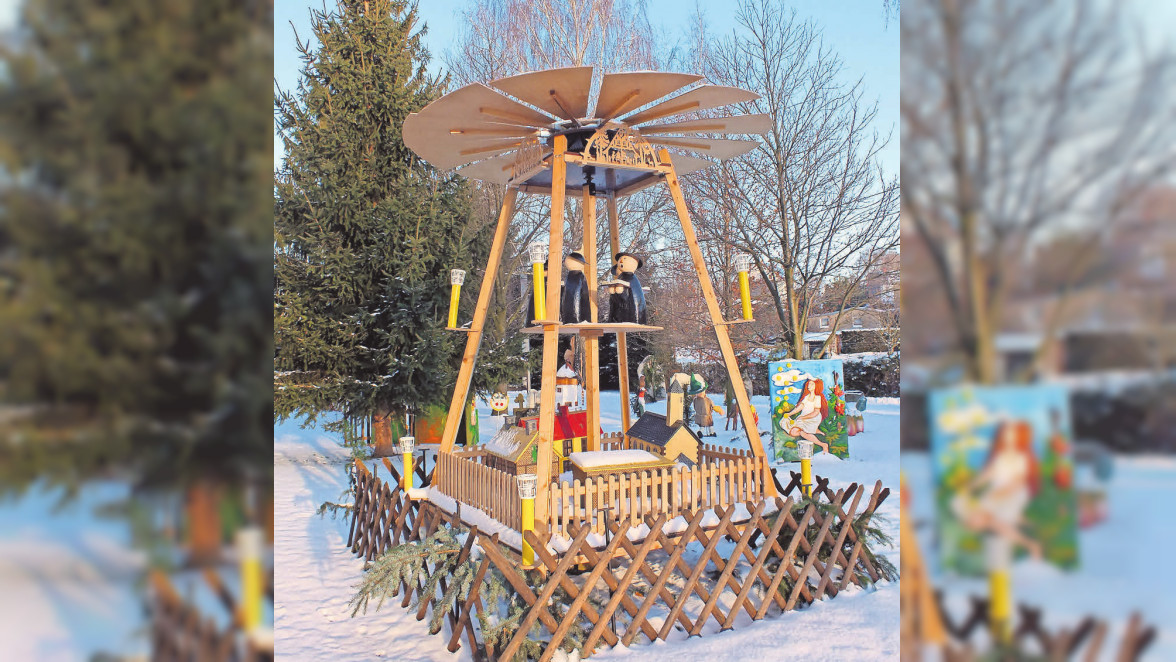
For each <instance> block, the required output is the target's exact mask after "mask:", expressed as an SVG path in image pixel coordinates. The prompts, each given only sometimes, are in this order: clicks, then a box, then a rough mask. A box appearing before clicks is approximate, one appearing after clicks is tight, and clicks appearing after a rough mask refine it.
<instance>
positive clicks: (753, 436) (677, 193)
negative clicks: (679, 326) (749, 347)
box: [658, 149, 777, 497]
mask: <svg viewBox="0 0 1176 662" xmlns="http://www.w3.org/2000/svg"><path fill="white" fill-rule="evenodd" d="M658 158H659V159H660V161H661V162H662V163H664V164H667V165H669V166H670V171H669V172H668V173H666V185H667V186H669V188H670V196H671V197H673V199H674V207H675V208H676V209H677V210H678V220H679V221H680V222H681V223H682V232H683V234H685V235H686V245H687V246H688V247H689V248H690V257H691V258H693V260H694V270H695V271H697V272H698V284H699V286H701V287H702V296H703V298H705V299H706V307H707V309H708V310H709V311H710V317H711V322H712V323H713V324H714V327H715V338H716V339H717V340H718V341H719V349H720V350H721V351H722V353H723V364H724V365H726V367H727V377H728V378H729V379H730V380H731V388H732V390H733V391H735V402H736V403H737V404H738V405H739V415H740V416H741V417H742V418H743V421H744V425H743V429H744V431H745V432H747V443H748V445H749V446H751V452H752V453H754V454H755V456H756V457H765V454H764V446H763V443H762V442H760V436H759V430H757V429H756V425H755V416H754V415H753V414H752V413H751V402H750V401H749V400H748V399H747V390H746V389H744V388H743V377H742V376H741V375H740V374H739V364H738V362H737V361H736V360H735V351H734V350H733V349H731V336H730V334H728V332H727V325H725V324H722V323H721V322H723V321H724V320H723V313H722V310H721V309H720V308H719V301H718V299H717V298H716V297H715V288H714V285H713V284H712V283H711V279H710V274H708V273H707V270H706V262H705V261H703V258H702V250H700V249H699V247H698V235H696V234H695V233H694V225H693V224H692V223H691V222H690V211H689V210H688V209H687V208H686V198H685V196H683V195H682V185H681V184H680V183H679V182H678V173H677V172H676V171H675V170H674V167H673V163H671V161H670V152H669V150H665V149H662V150H659V151H658ZM768 413H770V412H765V414H768ZM748 423H750V425H748ZM764 493H765V494H764V495H765V496H770V497H774V496H777V495H776V486H775V485H774V484H772V483H766V484H765V485H764Z"/></svg>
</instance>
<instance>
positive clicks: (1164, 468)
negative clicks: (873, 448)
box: [902, 453, 1176, 662]
mask: <svg viewBox="0 0 1176 662" xmlns="http://www.w3.org/2000/svg"><path fill="white" fill-rule="evenodd" d="M902 469H903V472H904V473H905V474H906V478H907V484H908V486H909V488H910V489H911V493H912V496H913V498H912V510H913V511H914V512H913V516H914V518H915V525H916V530H917V531H918V537H919V543H920V546H921V547H922V549H923V556H924V558H925V559H927V562H928V564H929V569H930V571H931V574H932V576H933V577H936V578H937V582H938V584H939V585H940V586H941V587H943V588H944V589H945V592H946V594H947V595H948V596H949V598H950V599H951V601H950V603H949V604H952V605H954V606H955V608H956V609H963V608H966V606H967V605H966V598H965V597H964V596H966V595H968V594H975V595H984V594H986V593H987V590H988V589H987V586H986V582H985V580H984V579H971V578H959V577H954V576H952V577H948V576H944V574H943V573H942V571H941V570H940V568H939V564H938V556H937V554H936V553H935V551H936V550H935V547H934V546H933V543H934V537H935V527H934V508H935V504H934V502H933V500H932V499H931V497H930V495H931V494H932V480H933V479H932V471H931V470H932V467H931V458H930V456H929V455H928V454H926V453H904V454H903V455H902ZM1107 499H1108V507H1109V512H1108V515H1107V519H1106V520H1105V521H1103V522H1102V523H1100V524H1097V525H1095V526H1094V527H1091V528H1089V529H1084V530H1082V531H1081V532H1080V534H1079V542H1078V555H1079V559H1080V562H1081V567H1080V568H1079V569H1078V570H1076V571H1074V572H1069V573H1067V572H1064V571H1062V570H1058V569H1056V568H1054V567H1053V566H1050V565H1048V564H1045V563H1040V562H1033V561H1030V560H1024V561H1020V562H1018V563H1017V564H1016V566H1015V567H1014V570H1013V591H1014V596H1015V597H1016V599H1017V601H1018V602H1022V603H1025V604H1028V605H1033V606H1037V607H1041V608H1042V610H1043V615H1044V617H1045V624H1046V625H1047V626H1048V627H1049V628H1050V629H1053V630H1056V629H1057V628H1060V627H1069V628H1072V627H1074V626H1075V625H1076V624H1077V623H1078V621H1080V620H1081V619H1082V618H1083V617H1084V616H1087V615H1093V616H1096V617H1099V618H1102V619H1104V620H1106V621H1107V622H1108V624H1109V625H1110V627H1111V628H1112V629H1111V632H1110V633H1109V636H1110V641H1111V642H1113V643H1115V644H1116V645H1117V642H1118V641H1119V635H1120V633H1121V632H1122V629H1123V627H1124V626H1125V624H1126V621H1127V618H1128V617H1129V615H1130V614H1131V612H1133V611H1138V612H1140V613H1141V614H1142V615H1143V617H1144V619H1145V620H1146V621H1147V622H1148V623H1150V624H1152V625H1154V626H1156V628H1157V629H1158V630H1159V633H1158V636H1157V638H1156V640H1155V641H1154V642H1153V643H1152V645H1151V647H1149V648H1148V649H1147V652H1146V654H1145V655H1144V656H1143V659H1144V660H1154V661H1155V662H1159V661H1161V660H1176V574H1174V573H1173V572H1172V569H1171V556H1172V553H1173V550H1176V526H1173V524H1172V520H1171V513H1172V504H1173V503H1176V458H1174V457H1164V456H1134V457H1126V456H1117V457H1116V458H1115V472H1114V475H1113V477H1112V479H1111V481H1110V484H1109V486H1108V492H1107ZM1110 652H1111V651H1110V647H1104V653H1106V654H1105V655H1104V659H1113V658H1112V657H1111V656H1110V655H1109V653H1110Z"/></svg>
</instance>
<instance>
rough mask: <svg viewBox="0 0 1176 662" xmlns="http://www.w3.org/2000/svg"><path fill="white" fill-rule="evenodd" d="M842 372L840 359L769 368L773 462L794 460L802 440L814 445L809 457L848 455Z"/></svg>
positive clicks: (785, 363) (777, 364)
mask: <svg viewBox="0 0 1176 662" xmlns="http://www.w3.org/2000/svg"><path fill="white" fill-rule="evenodd" d="M843 374H844V373H843V371H842V365H841V360H840V359H817V360H809V361H794V360H785V361H773V362H772V363H769V364H768V388H769V396H770V397H771V406H772V445H773V448H775V452H776V457H777V458H778V459H780V460H783V461H786V462H796V461H799V460H800V457H799V455H798V452H797V445H796V442H797V441H798V440H801V439H808V440H810V441H814V442H815V443H814V445H813V455H814V456H815V455H818V454H820V453H823V452H829V453H832V454H833V455H836V456H837V457H839V458H842V459H846V458H848V457H849V427H848V425H847V422H846V417H845V385H844V383H843V382H842V375H843ZM822 444H823V445H822ZM826 446H827V447H828V450H827V451H826Z"/></svg>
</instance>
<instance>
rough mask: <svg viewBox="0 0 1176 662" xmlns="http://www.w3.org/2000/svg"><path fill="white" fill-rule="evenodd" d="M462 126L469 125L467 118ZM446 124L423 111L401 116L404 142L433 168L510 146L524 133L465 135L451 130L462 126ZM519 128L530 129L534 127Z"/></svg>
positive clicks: (452, 164) (473, 158) (462, 161)
mask: <svg viewBox="0 0 1176 662" xmlns="http://www.w3.org/2000/svg"><path fill="white" fill-rule="evenodd" d="M463 126H465V127H469V122H466V123H464V124H463ZM497 126H501V125H497ZM447 127H448V125H447V124H444V123H441V124H438V123H437V121H435V118H430V117H428V116H426V115H425V114H424V113H413V114H411V115H409V116H408V117H407V118H405V120H404V132H403V135H404V144H405V145H407V146H408V148H409V149H411V150H412V151H414V152H416V153H417V155H418V156H420V157H421V158H422V159H424V160H425V161H428V162H429V164H430V165H432V166H433V167H434V168H440V169H442V170H448V169H450V168H456V167H457V166H460V165H465V164H466V163H470V162H471V161H476V160H478V159H479V158H484V156H483V155H485V154H486V153H488V152H495V151H497V152H502V151H506V150H510V149H514V148H516V147H517V146H518V144H519V142H520V141H521V140H522V139H523V138H524V137H525V136H526V134H524V135H516V136H499V135H467V134H465V133H455V132H456V131H463V130H465V129H449V128H447ZM520 130H521V131H526V132H527V133H533V132H534V129H525V128H524V129H520Z"/></svg>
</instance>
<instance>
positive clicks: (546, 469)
mask: <svg viewBox="0 0 1176 662" xmlns="http://www.w3.org/2000/svg"><path fill="white" fill-rule="evenodd" d="M567 149H568V139H567V136H556V137H555V152H554V154H553V155H552V157H551V240H550V242H549V243H548V248H547V254H548V255H549V256H550V258H549V260H550V264H551V268H550V269H549V270H548V272H547V322H546V323H545V324H544V325H543V369H542V371H541V374H542V376H543V378H542V380H541V381H540V386H539V440H538V444H539V465H538V466H537V467H535V474H536V475H538V476H539V485H538V490H537V492H536V494H535V519H536V520H537V521H539V522H542V523H543V525H544V526H545V527H546V524H547V505H548V504H547V501H548V500H547V493H548V489H549V488H550V487H551V457H552V448H551V445H552V443H553V440H554V439H555V371H556V369H557V367H558V362H559V359H558V354H559V323H558V322H559V299H560V297H559V286H560V280H561V279H560V275H561V273H562V270H563V207H564V188H565V186H566V185H567V175H568V164H567V161H565V160H564V152H566V151H567Z"/></svg>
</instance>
